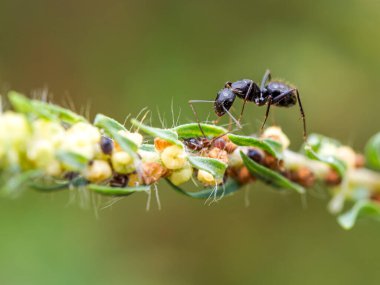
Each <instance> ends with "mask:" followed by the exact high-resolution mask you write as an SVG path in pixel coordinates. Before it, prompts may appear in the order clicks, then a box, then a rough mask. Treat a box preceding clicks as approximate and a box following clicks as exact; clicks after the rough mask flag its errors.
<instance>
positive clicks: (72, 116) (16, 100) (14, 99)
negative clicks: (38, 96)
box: [8, 91, 87, 124]
mask: <svg viewBox="0 0 380 285" xmlns="http://www.w3.org/2000/svg"><path fill="white" fill-rule="evenodd" d="M8 98H9V101H10V102H11V104H12V106H13V108H14V109H15V110H16V111H18V112H21V113H25V114H34V115H36V116H38V117H42V118H46V119H50V120H58V121H62V122H65V123H68V124H75V123H79V122H87V120H86V119H85V118H84V117H82V116H80V115H78V114H76V113H74V112H72V111H70V110H68V109H65V108H62V107H60V106H57V105H54V104H52V103H46V102H42V101H39V100H31V99H29V98H27V97H25V96H24V95H22V94H19V93H17V92H15V91H10V92H9V93H8Z"/></svg>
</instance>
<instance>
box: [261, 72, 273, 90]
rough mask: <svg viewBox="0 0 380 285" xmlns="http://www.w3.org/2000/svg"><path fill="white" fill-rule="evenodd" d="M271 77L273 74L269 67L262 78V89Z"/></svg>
mask: <svg viewBox="0 0 380 285" xmlns="http://www.w3.org/2000/svg"><path fill="white" fill-rule="evenodd" d="M271 79H272V75H271V73H270V70H269V69H267V70H266V71H265V73H264V76H263V79H262V80H261V84H260V90H263V89H264V87H265V83H267V81H270V80H271Z"/></svg>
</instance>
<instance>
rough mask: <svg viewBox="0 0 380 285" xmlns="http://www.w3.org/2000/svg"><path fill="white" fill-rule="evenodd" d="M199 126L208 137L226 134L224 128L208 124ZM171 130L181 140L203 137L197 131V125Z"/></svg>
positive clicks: (186, 125)
mask: <svg viewBox="0 0 380 285" xmlns="http://www.w3.org/2000/svg"><path fill="white" fill-rule="evenodd" d="M200 125H201V127H202V130H203V132H204V134H205V135H206V136H209V137H217V136H220V135H223V134H226V133H227V130H226V129H225V128H222V127H219V126H215V125H210V124H200ZM172 130H173V131H175V132H176V133H177V134H178V136H179V137H180V138H182V139H189V138H197V137H203V133H202V131H201V130H200V129H199V125H198V124H197V123H191V124H185V125H180V126H177V127H175V128H173V129H172Z"/></svg>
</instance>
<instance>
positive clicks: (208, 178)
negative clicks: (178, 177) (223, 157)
mask: <svg viewBox="0 0 380 285" xmlns="http://www.w3.org/2000/svg"><path fill="white" fill-rule="evenodd" d="M197 178H198V180H199V181H200V182H201V183H202V184H203V185H205V186H215V184H219V183H220V182H222V181H217V180H215V177H214V176H213V175H212V174H211V173H210V172H207V171H205V170H199V171H198V175H197Z"/></svg>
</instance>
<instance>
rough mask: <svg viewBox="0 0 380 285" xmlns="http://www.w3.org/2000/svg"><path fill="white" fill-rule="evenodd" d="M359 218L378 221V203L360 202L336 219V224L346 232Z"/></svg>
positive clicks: (379, 210) (379, 208)
mask: <svg viewBox="0 0 380 285" xmlns="http://www.w3.org/2000/svg"><path fill="white" fill-rule="evenodd" d="M359 217H374V218H377V219H380V205H379V203H376V202H373V201H369V200H361V201H358V202H356V203H355V205H354V206H353V207H352V208H351V210H349V211H348V212H346V213H344V214H342V215H340V216H339V217H338V223H339V224H340V225H341V226H342V227H343V228H344V229H346V230H349V229H351V228H352V227H353V226H354V225H355V222H356V221H357V219H358V218H359Z"/></svg>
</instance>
